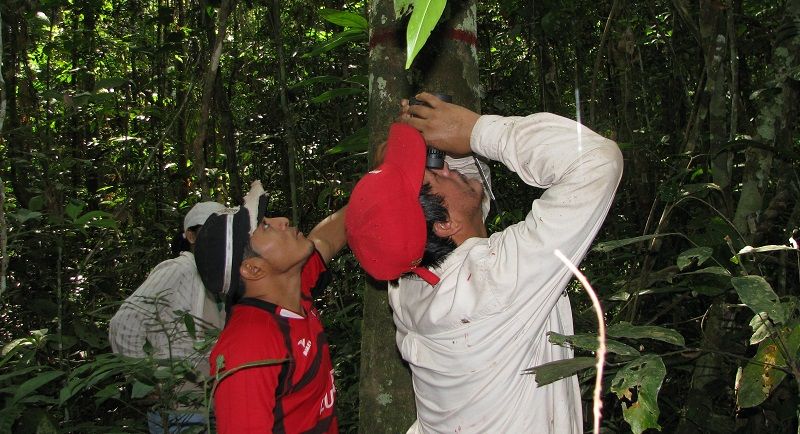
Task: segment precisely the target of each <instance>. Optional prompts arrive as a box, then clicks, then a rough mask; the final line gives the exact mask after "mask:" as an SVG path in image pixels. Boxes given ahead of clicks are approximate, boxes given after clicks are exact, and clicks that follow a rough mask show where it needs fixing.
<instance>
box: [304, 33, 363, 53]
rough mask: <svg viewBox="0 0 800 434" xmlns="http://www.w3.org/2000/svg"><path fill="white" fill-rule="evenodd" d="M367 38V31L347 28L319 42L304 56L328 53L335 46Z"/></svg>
mask: <svg viewBox="0 0 800 434" xmlns="http://www.w3.org/2000/svg"><path fill="white" fill-rule="evenodd" d="M366 39H367V33H366V32H364V31H363V30H358V29H347V30H345V31H343V32H339V33H337V34H335V35H333V37H331V38H330V39H328V40H327V41H325V42H323V43H321V44H318V45H317V46H315V47H314V49H312V50H311V51H310V52H308V53H305V54H303V56H302V57H306V58H307V57H314V56H318V55H320V54H322V53H327V52H328V51H331V50H333V49H334V48H336V47H338V46H340V45H344V44H346V43H348V42H358V41H362V40H366Z"/></svg>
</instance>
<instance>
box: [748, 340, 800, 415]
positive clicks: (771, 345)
mask: <svg viewBox="0 0 800 434" xmlns="http://www.w3.org/2000/svg"><path fill="white" fill-rule="evenodd" d="M784 345H785V348H786V350H787V351H789V353H790V354H791V355H792V357H795V355H796V354H797V350H798V349H800V326H794V327H793V328H791V329H789V328H783V329H782V330H781V331H780V340H777V339H775V338H768V339H765V340H763V341H762V342H761V343H760V344H759V345H758V351H757V352H756V355H755V356H754V357H753V359H752V361H753V362H755V363H748V364H747V365H746V366H745V367H744V368H743V369H741V370H740V372H739V374H738V375H737V378H736V404H737V405H738V406H739V407H740V408H748V407H755V406H757V405H759V404H761V403H762V402H764V400H766V399H767V397H769V395H770V394H771V393H772V391H773V390H775V388H776V387H778V385H779V384H781V382H782V381H783V379H784V378H786V372H784V371H783V370H781V369H777V368H776V367H781V368H787V364H786V357H785V354H784V353H783V351H782V350H781V348H782V347H783V346H784Z"/></svg>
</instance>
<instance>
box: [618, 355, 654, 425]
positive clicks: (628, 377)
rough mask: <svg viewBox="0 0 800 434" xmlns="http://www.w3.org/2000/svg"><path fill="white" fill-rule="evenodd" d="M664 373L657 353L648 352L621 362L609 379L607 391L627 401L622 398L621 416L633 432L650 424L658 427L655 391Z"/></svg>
mask: <svg viewBox="0 0 800 434" xmlns="http://www.w3.org/2000/svg"><path fill="white" fill-rule="evenodd" d="M666 375H667V368H666V367H665V366H664V361H663V360H661V357H659V356H656V355H653V354H648V355H646V356H643V357H640V358H638V359H636V360H634V361H632V362H630V363H628V364H627V365H625V367H624V368H622V369H620V370H619V371H618V372H617V375H615V376H614V379H613V380H612V381H611V391H612V392H614V393H616V394H617V397H618V398H620V399H623V398H624V399H625V400H626V401H627V402H630V405H628V404H627V403H626V402H624V401H623V403H622V417H623V418H625V421H626V422H628V424H630V426H631V430H632V431H633V432H634V434H641V433H642V432H644V431H645V430H647V429H650V428H655V429H658V430H660V429H661V425H659V424H658V416H659V414H660V410H659V409H658V391H659V389H661V383H662V382H663V381H664V376H666ZM634 392H636V393H634ZM634 397H635V398H634ZM634 399H635V402H634V401H633V400H634Z"/></svg>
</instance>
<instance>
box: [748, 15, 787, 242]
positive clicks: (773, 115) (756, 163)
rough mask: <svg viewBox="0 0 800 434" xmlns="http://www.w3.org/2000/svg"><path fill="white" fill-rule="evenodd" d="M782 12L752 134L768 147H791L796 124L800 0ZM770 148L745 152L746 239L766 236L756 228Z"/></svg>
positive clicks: (769, 171) (769, 173) (767, 179)
mask: <svg viewBox="0 0 800 434" xmlns="http://www.w3.org/2000/svg"><path fill="white" fill-rule="evenodd" d="M783 16H784V21H783V24H782V25H781V27H780V28H779V29H778V30H777V31H776V32H775V35H776V41H775V43H774V45H773V47H774V49H773V52H772V68H770V70H771V71H774V73H773V74H774V75H773V79H772V81H771V82H770V83H769V84H768V85H769V87H770V88H768V89H765V90H766V91H765V92H759V93H758V94H759V113H758V116H757V117H756V121H755V129H756V133H755V134H754V136H753V140H754V141H756V142H761V143H763V144H764V145H766V148H768V149H792V148H793V146H794V145H793V141H792V140H793V135H794V131H795V129H796V128H797V116H798V113H797V104H798V99H800V98H799V97H800V83H798V81H797V79H796V77H792V72H791V71H793V70H794V71H796V70H797V68H798V67H800V59H798V56H797V55H796V53H798V52H800V34H798V32H797V24H796V23H797V22H798V21H799V20H800V0H790V1H789V2H787V3H786V9H785V12H784V14H783ZM790 53H795V54H794V55H791V54H790ZM795 74H796V73H795ZM768 149H764V148H761V147H759V148H756V147H750V148H748V149H747V151H746V152H745V155H746V161H745V167H744V179H743V180H742V192H741V195H740V198H739V202H738V204H737V208H736V214H735V216H734V224H735V225H736V227H737V229H739V231H740V232H741V233H743V234H750V236H746V237H747V241H752V240H753V239H754V238H759V239H766V238H767V237H766V236H764V234H761V235H759V236H756V234H755V232H756V231H757V225H756V214H757V213H758V212H759V211H761V210H762V209H763V207H764V194H765V191H766V189H767V188H768V186H769V184H770V178H771V177H772V176H773V173H772V164H773V161H772V157H773V152H772V151H770V150H768ZM790 172H791V171H790ZM789 176H791V175H789ZM792 182H794V181H792ZM784 241H785V240H784Z"/></svg>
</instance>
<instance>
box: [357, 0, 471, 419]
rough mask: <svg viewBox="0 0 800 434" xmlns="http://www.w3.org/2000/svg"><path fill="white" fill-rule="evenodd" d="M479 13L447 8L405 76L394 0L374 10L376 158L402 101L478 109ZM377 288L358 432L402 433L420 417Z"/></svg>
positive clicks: (463, 6)
mask: <svg viewBox="0 0 800 434" xmlns="http://www.w3.org/2000/svg"><path fill="white" fill-rule="evenodd" d="M476 9H477V7H476V3H475V2H474V1H468V2H463V3H462V2H450V4H449V5H448V7H447V9H445V12H444V14H443V16H442V19H441V21H440V23H439V24H438V25H437V27H436V28H435V29H434V31H433V33H432V34H431V37H430V39H429V40H428V42H427V44H426V45H425V47H424V48H423V49H422V50H421V51H420V53H419V55H418V56H417V58H416V60H415V61H414V66H413V68H412V69H411V70H410V71H405V70H404V69H403V68H404V64H405V26H404V25H398V23H397V22H396V20H395V19H394V9H393V4H392V2H391V1H385V0H384V1H375V2H372V3H371V4H370V9H369V21H370V29H371V33H370V60H369V65H370V78H371V80H370V95H369V120H368V123H369V128H370V148H371V151H372V152H374V149H375V147H376V146H377V145H378V144H379V143H381V142H382V141H383V140H385V139H386V134H387V131H388V127H389V125H390V124H391V122H392V120H393V119H394V118H395V117H396V116H397V114H398V112H399V105H398V103H399V101H400V99H401V98H408V97H411V96H413V95H414V94H416V93H417V92H419V91H422V90H426V91H430V92H437V93H443V94H449V95H452V96H453V101H454V102H455V103H457V104H459V105H463V106H465V107H469V108H471V109H473V110H475V111H478V110H479V105H480V98H479V83H478V62H477V52H476V47H475V45H476V42H477V36H476V34H477V33H476V32H477V28H476V27H477V24H476ZM372 152H371V153H370V155H372ZM376 286H377V285H376V284H375V283H374V282H372V283H368V285H367V288H366V290H365V291H364V321H363V328H362V342H361V379H360V390H359V393H360V403H361V404H360V405H361V408H360V411H359V421H360V432H365V433H367V432H368V433H381V432H384V433H397V432H405V430H406V429H408V427H409V426H410V425H411V423H413V421H414V419H415V415H416V411H415V405H414V398H413V397H414V395H413V390H412V387H411V383H410V376H409V372H408V368H406V367H405V366H404V365H403V363H402V361H401V360H400V356H399V354H398V352H397V350H396V343H395V327H394V324H393V322H392V317H391V310H390V308H389V304H388V300H387V295H386V291H385V287H383V285H381V287H380V288H377V287H376ZM388 348H391V349H393V350H392V351H387V349H388Z"/></svg>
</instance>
